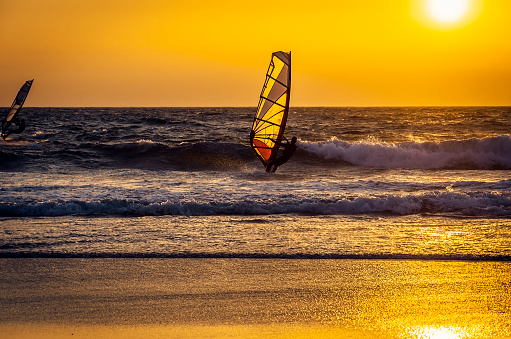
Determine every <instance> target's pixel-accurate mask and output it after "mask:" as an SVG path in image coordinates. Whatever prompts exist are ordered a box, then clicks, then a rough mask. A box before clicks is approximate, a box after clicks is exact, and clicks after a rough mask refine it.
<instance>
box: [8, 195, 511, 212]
mask: <svg viewBox="0 0 511 339" xmlns="http://www.w3.org/2000/svg"><path fill="white" fill-rule="evenodd" d="M382 213H383V214H391V215H392V214H393V215H411V214H421V213H427V214H443V213H448V214H449V215H451V216H476V217H509V216H511V193H509V192H500V193H499V192H493V193H456V192H429V193H423V194H419V195H404V196H397V195H388V196H383V197H358V198H354V199H347V198H340V199H318V198H299V197H296V198H290V199H287V200H286V202H285V203H277V202H274V201H268V202H266V201H264V200H261V199H254V200H250V199H247V200H240V201H225V202H223V201H204V202H200V201H193V200H178V201H149V200H128V199H104V200H98V201H84V200H68V201H66V200H59V201H52V202H29V203H19V202H10V203H2V204H0V217H39V216H66V215H89V216H95V215H96V216H105V215H117V216H118V215H121V216H160V215H184V216H211V215H274V214H299V215H357V214H382Z"/></svg>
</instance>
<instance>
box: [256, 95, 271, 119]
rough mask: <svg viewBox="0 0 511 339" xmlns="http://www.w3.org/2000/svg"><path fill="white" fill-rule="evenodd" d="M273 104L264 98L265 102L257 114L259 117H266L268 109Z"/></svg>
mask: <svg viewBox="0 0 511 339" xmlns="http://www.w3.org/2000/svg"><path fill="white" fill-rule="evenodd" d="M271 106H273V102H271V101H268V100H266V99H265V100H264V103H263V104H262V105H261V106H260V110H259V114H258V115H257V118H259V119H264V116H265V115H266V113H267V112H268V110H269V109H270V108H271Z"/></svg>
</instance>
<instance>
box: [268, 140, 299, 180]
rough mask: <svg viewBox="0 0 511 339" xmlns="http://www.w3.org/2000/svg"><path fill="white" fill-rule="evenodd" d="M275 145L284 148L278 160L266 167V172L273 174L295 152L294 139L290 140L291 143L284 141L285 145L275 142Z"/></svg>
mask: <svg viewBox="0 0 511 339" xmlns="http://www.w3.org/2000/svg"><path fill="white" fill-rule="evenodd" d="M275 143H276V144H277V145H279V146H282V147H284V152H283V153H282V155H281V156H280V157H278V158H275V159H273V160H272V161H270V163H269V164H268V166H266V172H271V173H274V172H275V171H276V170H277V167H279V166H280V165H282V164H284V163H285V162H287V161H288V160H289V159H291V157H292V156H293V154H294V153H295V151H296V137H293V138H291V142H289V141H287V140H286V143H282V142H275Z"/></svg>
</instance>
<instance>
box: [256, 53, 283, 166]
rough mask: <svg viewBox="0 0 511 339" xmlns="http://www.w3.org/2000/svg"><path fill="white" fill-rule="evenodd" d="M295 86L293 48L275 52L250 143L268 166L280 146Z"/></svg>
mask: <svg viewBox="0 0 511 339" xmlns="http://www.w3.org/2000/svg"><path fill="white" fill-rule="evenodd" d="M290 90H291V52H289V53H285V52H275V53H273V54H272V56H271V61H270V66H269V67H268V71H267V72H266V80H265V81H264V86H263V89H262V91H261V97H260V99H259V106H258V107H257V113H256V115H255V118H254V123H253V125H252V131H251V133H250V143H251V145H252V148H253V149H254V151H255V152H256V154H257V156H258V157H259V159H260V160H261V162H262V163H263V164H264V166H265V167H266V166H267V165H268V164H269V163H270V161H272V160H273V159H274V158H275V157H276V155H277V150H278V148H279V147H278V145H277V144H276V142H280V141H281V139H282V136H283V134H284V129H285V127H286V121H287V114H288V110H289V94H290Z"/></svg>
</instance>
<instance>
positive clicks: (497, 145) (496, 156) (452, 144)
mask: <svg viewBox="0 0 511 339" xmlns="http://www.w3.org/2000/svg"><path fill="white" fill-rule="evenodd" d="M299 146H300V148H302V149H304V150H305V151H306V152H308V153H311V154H313V155H315V156H319V157H320V158H322V159H324V160H327V161H339V160H342V161H345V162H348V163H350V164H352V165H357V166H372V167H385V168H409V169H498V170H509V169H511V137H510V136H509V135H500V136H496V137H490V138H484V139H475V138H474V139H467V140H452V141H442V142H438V143H437V142H415V141H411V142H402V143H394V144H391V143H385V142H383V143H382V142H370V141H360V142H354V143H349V142H345V141H342V140H339V139H337V138H336V137H333V138H331V139H330V140H328V141H322V142H307V141H302V142H300V144H299Z"/></svg>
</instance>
